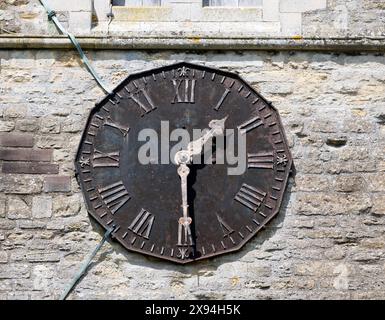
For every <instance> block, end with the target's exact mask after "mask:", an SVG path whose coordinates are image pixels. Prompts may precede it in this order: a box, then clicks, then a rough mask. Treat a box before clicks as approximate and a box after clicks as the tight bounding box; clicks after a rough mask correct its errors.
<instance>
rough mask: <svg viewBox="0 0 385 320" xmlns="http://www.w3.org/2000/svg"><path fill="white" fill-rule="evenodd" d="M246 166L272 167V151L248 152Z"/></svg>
mask: <svg viewBox="0 0 385 320" xmlns="http://www.w3.org/2000/svg"><path fill="white" fill-rule="evenodd" d="M247 167H248V168H258V169H273V167H274V153H273V152H261V153H248V154H247Z"/></svg>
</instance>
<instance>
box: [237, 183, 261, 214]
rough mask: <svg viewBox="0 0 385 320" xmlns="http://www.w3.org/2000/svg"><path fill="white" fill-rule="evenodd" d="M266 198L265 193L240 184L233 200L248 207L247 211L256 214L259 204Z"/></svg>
mask: <svg viewBox="0 0 385 320" xmlns="http://www.w3.org/2000/svg"><path fill="white" fill-rule="evenodd" d="M265 197H266V192H263V191H261V190H258V189H257V188H254V187H252V186H250V185H248V184H246V183H244V184H242V187H241V189H240V190H239V192H238V193H237V194H236V195H235V198H234V200H236V201H238V202H239V203H241V204H243V205H244V206H246V207H248V208H249V209H251V210H253V211H254V212H256V211H257V210H258V208H259V207H260V206H261V203H262V202H263V200H264V199H265Z"/></svg>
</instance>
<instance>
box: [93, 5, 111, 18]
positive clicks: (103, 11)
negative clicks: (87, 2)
mask: <svg viewBox="0 0 385 320" xmlns="http://www.w3.org/2000/svg"><path fill="white" fill-rule="evenodd" d="M94 12H95V15H96V19H97V21H107V20H108V19H109V18H108V17H107V14H108V13H109V12H110V0H94Z"/></svg>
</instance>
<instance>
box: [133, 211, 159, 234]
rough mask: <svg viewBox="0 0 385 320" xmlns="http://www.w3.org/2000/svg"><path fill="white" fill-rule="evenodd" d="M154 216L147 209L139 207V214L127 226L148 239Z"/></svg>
mask: <svg viewBox="0 0 385 320" xmlns="http://www.w3.org/2000/svg"><path fill="white" fill-rule="evenodd" d="M154 220H155V217H154V215H153V214H151V213H150V212H148V211H147V210H144V209H141V210H140V212H139V214H138V215H137V216H136V217H135V219H134V220H133V221H132V223H131V224H130V226H129V227H128V229H129V230H131V231H132V232H133V233H135V234H136V235H138V236H141V237H143V238H145V239H149V237H150V233H151V229H152V225H153V224H154Z"/></svg>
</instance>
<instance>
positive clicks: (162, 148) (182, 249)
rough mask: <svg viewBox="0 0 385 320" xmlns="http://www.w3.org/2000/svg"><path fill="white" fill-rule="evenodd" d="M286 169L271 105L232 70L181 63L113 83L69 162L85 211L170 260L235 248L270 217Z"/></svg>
mask: <svg viewBox="0 0 385 320" xmlns="http://www.w3.org/2000/svg"><path fill="white" fill-rule="evenodd" d="M196 129H200V130H203V131H202V132H201V133H200V134H199V135H195V136H194V132H195V131H194V130H196ZM186 136H189V137H190V140H189V141H187V140H186ZM186 141H187V142H186ZM191 141H192V142H193V143H192V144H191V143H190V144H187V143H188V142H191ZM180 150H182V151H183V155H184V156H186V154H187V158H186V157H185V158H183V160H181V159H182V158H178V159H179V160H180V161H179V162H178V161H176V162H175V155H176V153H177V152H178V151H180ZM230 151H231V152H230ZM291 165H292V160H291V156H290V152H289V149H288V146H287V142H286V138H285V134H284V131H283V128H282V124H281V122H280V119H279V115H278V112H277V110H276V109H275V108H274V107H272V106H271V104H269V103H268V102H267V101H266V100H265V99H264V98H263V97H261V95H259V94H258V93H257V92H256V91H255V90H254V89H253V88H252V87H251V86H250V85H249V84H247V83H246V82H245V81H244V80H242V79H241V78H240V77H239V76H238V75H235V74H232V73H229V72H225V71H221V70H217V69H212V68H207V67H204V66H199V65H193V64H190V63H178V64H174V65H170V66H166V67H162V68H159V69H154V70H149V71H145V72H142V73H140V74H135V75H131V76H129V77H128V78H127V79H126V80H124V81H123V82H122V83H121V84H120V85H118V87H117V88H116V89H115V90H114V96H108V97H106V98H105V99H103V100H102V101H101V102H100V103H98V104H97V105H96V107H95V108H94V109H93V110H92V111H91V114H90V116H89V119H88V122H87V125H86V128H85V131H84V133H83V136H82V139H81V142H80V145H79V149H78V153H77V156H76V160H75V166H76V172H77V177H78V181H79V183H80V186H81V189H82V192H83V194H84V198H85V201H86V205H87V209H88V211H89V213H90V215H91V216H92V217H94V218H95V219H96V220H97V221H98V222H99V223H100V224H101V225H102V226H103V227H104V228H110V227H114V231H113V236H114V238H115V239H116V240H117V241H119V242H120V243H121V244H122V245H123V246H124V247H125V248H127V249H128V250H132V251H137V252H140V253H144V254H147V255H151V256H156V257H159V258H162V259H166V260H170V261H174V262H177V263H187V262H191V261H195V260H199V259H205V258H208V257H212V256H216V255H220V254H223V253H227V252H230V251H235V250H238V249H240V248H241V247H242V246H243V245H244V244H245V243H246V242H247V241H248V240H250V239H251V238H252V237H253V236H254V235H255V234H256V233H257V232H258V231H259V230H260V229H261V228H262V227H263V226H264V225H265V224H266V223H267V222H268V221H269V220H270V219H271V218H273V217H274V216H275V215H276V214H277V213H278V211H279V208H280V205H281V202H282V197H283V194H284V191H285V187H286V184H287V179H288V176H289V173H290V169H291ZM181 168H183V170H181Z"/></svg>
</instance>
